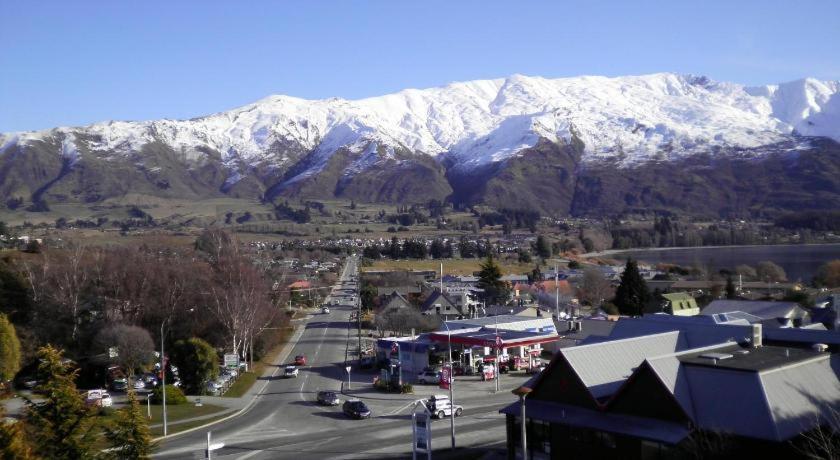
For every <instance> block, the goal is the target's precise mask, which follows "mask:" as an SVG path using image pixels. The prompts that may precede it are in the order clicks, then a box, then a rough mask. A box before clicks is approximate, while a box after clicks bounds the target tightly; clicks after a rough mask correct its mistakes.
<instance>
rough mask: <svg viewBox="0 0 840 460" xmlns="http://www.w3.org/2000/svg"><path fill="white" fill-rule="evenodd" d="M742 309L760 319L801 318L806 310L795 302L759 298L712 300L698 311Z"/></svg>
mask: <svg viewBox="0 0 840 460" xmlns="http://www.w3.org/2000/svg"><path fill="white" fill-rule="evenodd" d="M731 311H742V312H745V313H749V314H751V315H755V316H758V317H759V318H761V319H776V318H802V317H804V316H806V315H807V312H806V311H805V310H803V309H802V307H800V306H799V304H797V303H796V302H768V301H761V300H713V301H712V303H710V304H709V305H706V307H705V308H703V310H701V311H700V314H701V315H706V316H708V315H714V314H716V313H727V312H731Z"/></svg>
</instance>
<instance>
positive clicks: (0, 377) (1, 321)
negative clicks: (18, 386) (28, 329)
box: [0, 313, 20, 388]
mask: <svg viewBox="0 0 840 460" xmlns="http://www.w3.org/2000/svg"><path fill="white" fill-rule="evenodd" d="M19 370H20V341H19V340H18V337H17V334H16V333H15V327H14V325H12V323H11V322H9V318H8V317H7V316H6V315H4V314H2V313H0V388H1V387H2V385H3V382H6V381H9V380H11V379H13V378H14V376H15V374H17V372H18V371H19Z"/></svg>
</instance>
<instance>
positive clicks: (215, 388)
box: [207, 381, 222, 395]
mask: <svg viewBox="0 0 840 460" xmlns="http://www.w3.org/2000/svg"><path fill="white" fill-rule="evenodd" d="M221 391H222V385H221V384H220V383H219V382H212V381H211V382H207V392H208V393H210V394H211V395H217V394H219V393H220V392H221Z"/></svg>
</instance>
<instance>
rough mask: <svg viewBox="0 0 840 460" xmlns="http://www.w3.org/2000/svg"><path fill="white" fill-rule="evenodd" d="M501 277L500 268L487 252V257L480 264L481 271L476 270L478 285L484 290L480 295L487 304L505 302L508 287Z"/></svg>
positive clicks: (508, 293)
mask: <svg viewBox="0 0 840 460" xmlns="http://www.w3.org/2000/svg"><path fill="white" fill-rule="evenodd" d="M501 278H502V269H501V268H500V267H499V264H498V263H496V261H495V260H494V259H493V254H492V253H488V254H487V259H486V260H485V261H484V262H483V263H482V264H481V271H480V272H478V287H479V288H480V289H482V290H483V291H484V292H483V293H482V296H481V297H482V299H484V301H485V302H487V303H488V304H491V305H492V304H504V303H506V302H507V299H508V297H509V296H510V287H509V286H508V284H507V283H506V282H504V281H502V279H501Z"/></svg>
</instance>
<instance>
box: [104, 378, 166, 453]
mask: <svg viewBox="0 0 840 460" xmlns="http://www.w3.org/2000/svg"><path fill="white" fill-rule="evenodd" d="M167 386H168V385H167ZM105 437H106V438H107V439H108V442H109V443H110V444H111V446H112V449H111V451H110V452H109V454H110V457H111V458H114V459H120V460H122V459H131V460H135V459H147V458H151V456H152V450H153V449H154V448H155V445H154V443H153V442H152V434H151V432H150V431H149V423H148V421H147V420H146V417H144V416H143V411H142V409H141V408H140V403H139V402H137V396H136V395H135V394H134V391H133V390H131V389H129V391H128V406H127V407H125V408H123V409H120V410H119V411H117V418H116V421H114V424H113V427H107V428H105Z"/></svg>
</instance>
